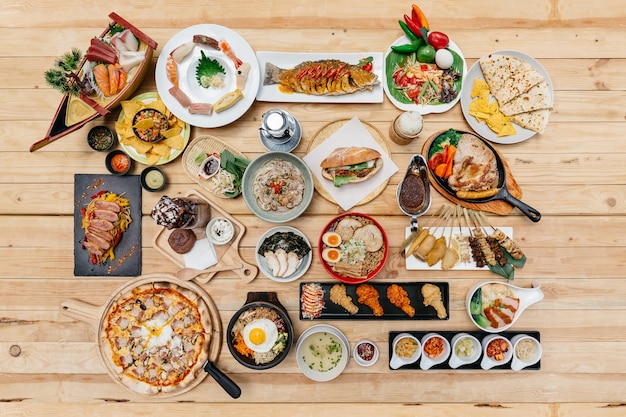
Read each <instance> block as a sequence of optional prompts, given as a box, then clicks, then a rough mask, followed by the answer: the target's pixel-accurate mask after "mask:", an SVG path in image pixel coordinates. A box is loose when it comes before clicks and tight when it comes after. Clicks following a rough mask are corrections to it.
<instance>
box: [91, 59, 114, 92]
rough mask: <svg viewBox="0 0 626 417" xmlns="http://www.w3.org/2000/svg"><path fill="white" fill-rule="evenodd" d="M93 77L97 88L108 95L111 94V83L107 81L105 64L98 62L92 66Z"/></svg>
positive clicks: (107, 72)
mask: <svg viewBox="0 0 626 417" xmlns="http://www.w3.org/2000/svg"><path fill="white" fill-rule="evenodd" d="M93 79H94V81H95V82H96V84H97V86H98V88H99V89H100V91H101V92H102V94H104V95H105V97H108V96H110V95H111V84H110V83H109V70H108V69H107V67H106V65H104V64H98V65H96V66H95V67H93Z"/></svg>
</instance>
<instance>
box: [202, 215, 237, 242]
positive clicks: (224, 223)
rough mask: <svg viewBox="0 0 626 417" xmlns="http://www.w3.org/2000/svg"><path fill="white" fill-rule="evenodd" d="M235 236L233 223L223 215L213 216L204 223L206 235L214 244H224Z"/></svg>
mask: <svg viewBox="0 0 626 417" xmlns="http://www.w3.org/2000/svg"><path fill="white" fill-rule="evenodd" d="M234 236H235V225H234V224H233V222H231V221H230V220H228V219H227V218H224V217H213V218H212V219H211V220H210V221H209V223H208V224H207V225H206V237H207V238H208V239H209V240H210V241H211V242H212V243H213V244H214V245H225V244H227V243H228V242H230V241H231V240H232V239H233V237H234Z"/></svg>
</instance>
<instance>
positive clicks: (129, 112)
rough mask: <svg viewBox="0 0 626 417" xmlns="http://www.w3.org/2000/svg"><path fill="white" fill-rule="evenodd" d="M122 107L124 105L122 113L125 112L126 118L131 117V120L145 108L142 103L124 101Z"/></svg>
mask: <svg viewBox="0 0 626 417" xmlns="http://www.w3.org/2000/svg"><path fill="white" fill-rule="evenodd" d="M121 105H122V111H123V112H124V115H125V116H126V117H129V116H130V118H131V119H132V118H133V116H134V115H135V114H137V112H138V111H139V110H141V109H142V108H143V106H144V104H143V103H142V102H140V101H135V100H124V101H122V103H121Z"/></svg>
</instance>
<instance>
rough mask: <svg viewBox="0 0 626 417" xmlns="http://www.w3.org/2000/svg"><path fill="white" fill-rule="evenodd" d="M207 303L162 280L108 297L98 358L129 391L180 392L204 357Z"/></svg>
mask: <svg viewBox="0 0 626 417" xmlns="http://www.w3.org/2000/svg"><path fill="white" fill-rule="evenodd" d="M210 332H211V321H210V315H209V307H208V305H207V304H206V302H205V301H204V300H203V298H202V297H200V296H199V295H198V294H197V293H195V292H194V291H192V290H190V289H186V288H182V287H180V286H178V285H176V284H173V283H168V282H155V283H147V284H143V285H139V286H137V287H135V288H133V289H132V290H129V291H126V292H123V293H121V294H120V295H119V297H117V299H116V300H114V301H113V302H112V304H111V306H110V308H109V309H108V312H107V313H106V315H105V317H104V321H103V324H102V326H101V331H100V342H101V349H102V350H103V352H102V353H103V356H104V358H110V361H109V364H111V367H112V368H113V371H114V373H115V377H116V378H117V379H118V381H119V382H121V383H122V384H123V385H125V386H126V387H128V388H130V389H131V390H132V391H134V392H137V393H140V394H145V395H156V394H160V393H164V394H167V393H173V392H176V391H180V390H182V389H184V388H186V387H187V386H189V384H191V383H192V382H193V381H195V380H196V379H197V378H198V375H199V374H200V373H202V372H204V371H203V366H204V363H205V362H206V361H207V359H208V355H209V353H208V346H209V342H210V336H211V335H210Z"/></svg>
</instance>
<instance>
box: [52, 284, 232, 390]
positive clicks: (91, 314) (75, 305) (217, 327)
mask: <svg viewBox="0 0 626 417" xmlns="http://www.w3.org/2000/svg"><path fill="white" fill-rule="evenodd" d="M161 282H164V283H169V284H174V285H176V286H178V287H180V288H184V289H187V290H189V291H192V292H194V293H195V294H197V295H198V297H199V298H201V299H202V301H204V303H205V304H206V306H207V308H208V311H209V321H210V328H208V329H206V335H207V338H208V339H209V347H208V350H209V351H208V358H207V360H208V361H209V362H213V363H215V362H217V359H218V358H219V356H220V352H221V349H222V320H221V318H220V313H219V311H218V309H217V306H216V305H215V303H214V302H213V299H212V298H211V296H210V295H209V294H208V293H207V292H206V291H204V290H203V289H202V288H201V287H200V286H199V285H197V284H194V283H193V282H189V281H181V280H179V279H177V278H176V277H174V276H173V275H170V274H162V273H156V274H150V275H142V276H140V277H137V278H135V279H132V280H130V281H127V282H126V283H124V284H123V285H122V286H121V287H119V288H118V289H117V290H116V291H115V292H113V294H112V295H111V296H110V297H109V299H108V300H107V302H106V303H104V304H103V305H101V306H96V305H93V304H90V303H87V302H85V301H81V300H75V299H69V300H66V301H64V302H63V303H62V304H61V312H62V313H63V314H64V315H66V316H68V317H71V318H74V319H77V320H80V321H84V322H86V323H88V324H90V325H91V326H92V327H93V328H94V330H95V333H96V343H97V344H98V350H99V352H100V357H101V358H102V361H103V363H104V365H105V368H106V369H107V374H108V375H109V376H110V377H111V378H112V379H113V380H114V381H115V382H117V383H118V384H119V385H121V386H123V387H124V388H126V389H130V387H128V386H126V385H124V384H123V383H122V382H121V381H120V380H119V378H118V376H117V372H116V369H115V366H114V365H113V363H112V361H111V359H110V358H109V357H107V356H108V354H107V353H106V352H107V349H105V348H104V346H103V343H104V342H105V341H103V340H102V339H101V337H100V335H101V330H102V326H104V320H105V316H106V315H107V314H108V312H109V310H110V309H111V308H112V307H113V303H114V302H115V301H116V300H117V299H118V298H119V297H120V296H122V295H124V294H125V293H127V292H129V291H132V290H133V289H134V288H137V287H139V286H141V285H144V284H151V283H161ZM207 375H208V374H207V373H206V372H205V371H204V370H203V369H202V368H200V369H199V370H198V371H197V374H196V378H195V379H194V380H193V382H192V383H190V384H187V385H186V386H184V387H181V389H179V390H173V391H170V392H166V393H163V392H161V393H158V394H154V395H152V397H158V398H165V397H172V396H175V395H180V394H183V393H185V392H187V391H189V390H190V389H192V388H194V387H195V386H197V385H198V384H200V383H201V382H202V381H203V380H204V378H205V377H206V376H207ZM133 392H134V391H133ZM138 394H141V393H138Z"/></svg>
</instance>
